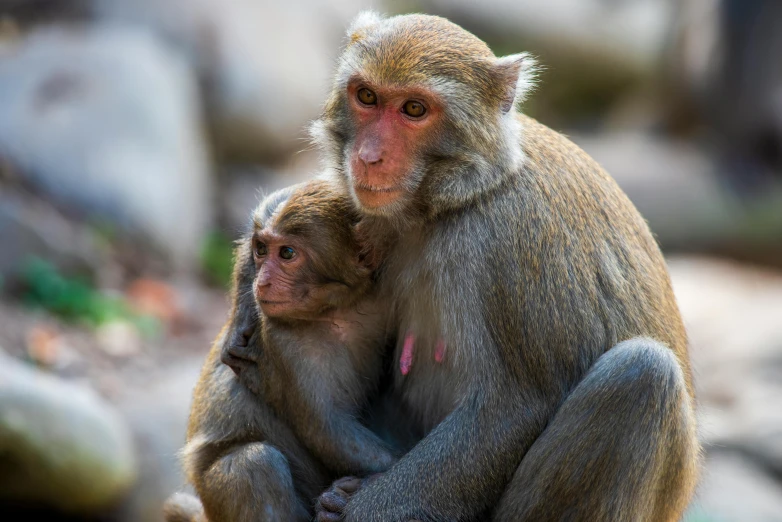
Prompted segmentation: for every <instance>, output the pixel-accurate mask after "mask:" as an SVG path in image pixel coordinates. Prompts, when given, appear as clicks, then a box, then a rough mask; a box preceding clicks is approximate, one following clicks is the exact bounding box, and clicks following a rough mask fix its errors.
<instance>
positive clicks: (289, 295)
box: [252, 229, 307, 317]
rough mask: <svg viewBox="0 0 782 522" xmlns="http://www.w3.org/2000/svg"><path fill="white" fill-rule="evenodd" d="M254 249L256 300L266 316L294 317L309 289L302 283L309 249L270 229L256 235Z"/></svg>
mask: <svg viewBox="0 0 782 522" xmlns="http://www.w3.org/2000/svg"><path fill="white" fill-rule="evenodd" d="M252 249H253V259H254V260H255V266H256V267H257V271H258V275H257V276H256V278H255V298H256V300H257V301H258V304H259V305H260V307H261V310H263V313H264V314H265V315H266V316H267V317H286V316H295V315H296V314H297V312H300V311H301V307H302V303H303V296H304V294H305V292H304V290H306V289H305V288H304V284H303V282H302V281H301V272H302V269H303V267H304V265H305V264H306V262H307V258H306V255H307V254H306V250H305V249H304V248H301V247H299V246H297V245H296V244H295V243H292V242H291V241H290V240H289V239H288V238H284V237H282V236H280V235H278V234H276V233H274V232H273V231H270V230H268V229H264V230H261V231H260V232H257V233H256V234H255V237H253V244H252Z"/></svg>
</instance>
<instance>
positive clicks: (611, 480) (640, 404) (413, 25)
mask: <svg viewBox="0 0 782 522" xmlns="http://www.w3.org/2000/svg"><path fill="white" fill-rule="evenodd" d="M358 25H359V26H358V27H354V29H352V30H354V31H357V34H358V36H357V37H356V38H354V39H353V40H354V41H353V43H351V44H350V45H348V47H347V48H346V50H345V52H344V54H343V57H342V59H341V60H340V66H339V70H338V73H337V80H336V82H335V85H334V90H333V92H332V94H331V95H330V97H329V101H328V103H327V105H326V108H325V111H324V115H323V117H322V118H321V120H320V121H319V122H317V123H316V124H315V125H314V126H313V134H314V136H315V138H316V140H317V141H318V142H319V143H320V144H321V145H322V146H323V148H324V150H325V152H326V154H327V156H326V161H327V167H328V168H329V169H330V170H331V171H333V172H334V173H335V176H336V177H337V179H339V180H340V182H341V183H342V184H343V186H344V187H345V189H346V191H347V192H350V190H351V186H352V183H354V179H353V173H352V171H351V169H350V165H351V163H350V162H351V157H350V154H351V153H350V151H351V150H353V148H354V147H353V145H354V144H353V140H354V139H355V136H356V135H357V133H358V132H359V131H360V129H357V128H356V125H357V123H356V122H357V119H356V118H355V117H354V115H353V114H352V113H351V107H350V105H349V104H348V103H347V100H346V96H347V92H348V91H347V90H346V86H347V85H348V82H349V81H350V79H351V78H355V77H361V78H362V79H363V80H362V81H365V82H367V83H368V86H369V88H377V86H378V85H381V84H382V85H385V84H389V85H390V88H397V89H398V88H405V87H406V86H409V87H410V89H411V92H414V91H415V90H416V89H418V90H420V89H422V88H423V89H431V90H432V91H433V92H434V93H435V94H434V95H437V96H440V97H442V98H443V99H444V100H445V103H446V105H447V106H446V110H445V112H444V116H443V118H442V120H441V121H440V122H438V125H437V127H436V130H434V131H433V132H432V133H431V135H430V136H428V137H427V139H422V141H421V143H422V146H421V149H420V152H419V156H418V157H417V158H414V159H413V160H410V162H409V163H410V164H411V165H413V166H412V167H411V169H410V170H409V171H408V172H400V173H398V176H400V177H404V178H405V179H406V180H407V181H408V183H407V184H406V185H405V188H406V190H407V193H406V194H404V195H402V196H400V198H399V199H398V200H397V201H396V202H394V203H392V204H389V205H388V206H387V207H386V208H382V209H379V210H378V209H371V210H368V209H366V208H362V207H361V202H360V201H359V200H355V201H356V204H357V206H358V207H359V210H360V211H361V212H362V214H364V218H363V221H362V227H364V231H365V233H366V234H368V235H369V236H370V237H374V238H381V239H382V241H384V242H387V241H389V238H392V241H394V246H393V247H392V248H391V249H390V253H389V255H388V256H387V259H386V261H385V263H384V265H383V268H382V270H381V273H380V284H381V287H382V290H381V291H382V292H383V293H382V295H384V296H385V297H386V298H387V299H389V300H390V301H391V302H393V303H394V306H395V313H394V315H393V316H394V317H395V318H397V320H398V323H397V325H396V326H397V332H398V334H397V338H398V344H397V348H396V353H395V358H396V360H397V361H398V360H399V359H400V357H401V352H402V343H403V339H404V337H405V334H406V333H407V332H415V333H416V335H417V343H416V350H415V354H414V358H413V363H412V369H411V371H410V373H409V375H406V376H404V375H403V374H402V373H401V372H399V371H398V370H397V371H396V372H395V376H394V381H395V383H394V389H395V393H394V397H395V398H396V400H397V409H398V411H400V412H404V413H403V414H401V415H400V416H399V419H398V422H408V423H410V424H411V425H412V427H413V429H420V430H422V431H423V432H425V433H428V434H427V435H426V436H425V437H424V438H423V439H422V440H421V441H420V442H419V443H418V444H417V445H416V446H415V447H414V448H413V449H412V450H411V451H410V452H409V453H408V454H407V455H405V456H404V457H403V458H402V459H400V461H399V462H398V463H397V464H395V465H394V466H393V467H392V468H391V469H390V470H389V471H388V472H387V473H385V474H383V475H382V476H381V477H380V478H378V479H377V480H375V481H374V482H372V483H371V484H368V485H366V486H365V487H364V488H363V489H361V490H360V491H358V492H357V493H356V494H355V496H353V497H352V498H351V500H350V501H349V502H348V504H347V506H346V508H345V520H348V521H355V522H358V521H360V522H372V521H377V522H387V521H406V520H411V519H418V520H426V521H430V520H431V521H439V520H476V519H479V520H484V519H486V518H487V517H489V516H492V518H493V519H494V520H501V521H505V520H508V521H510V520H513V521H517V520H530V521H548V520H551V521H557V520H579V521H580V520H584V521H613V520H628V521H642V520H643V521H660V522H663V521H670V520H676V519H678V518H679V517H681V515H682V513H683V511H684V509H685V507H686V505H687V503H688V501H689V499H690V498H691V496H692V492H693V489H694V486H695V482H696V479H697V468H698V457H699V447H698V442H697V439H696V435H695V422H694V414H693V408H694V399H693V386H692V377H691V371H690V365H689V358H688V354H687V339H686V335H685V331H684V327H683V325H682V321H681V318H680V315H679V311H678V309H677V306H676V302H675V298H674V296H673V292H672V290H671V285H670V280H669V277H668V273H667V270H666V267H665V262H664V260H663V257H662V254H661V252H660V250H659V248H658V247H657V245H656V243H655V241H654V239H653V237H652V235H651V232H650V231H649V229H648V227H647V225H646V223H645V221H644V220H643V218H642V217H641V216H640V215H639V214H638V212H637V210H636V209H635V208H634V207H633V205H632V203H631V202H630V201H629V200H628V198H627V197H626V196H625V195H624V194H623V193H622V191H621V190H620V189H619V187H618V186H617V185H616V183H615V182H614V181H613V180H612V179H611V178H610V176H608V175H607V174H606V173H605V172H604V171H603V170H602V169H601V168H600V167H599V166H598V165H597V164H596V163H595V162H594V161H593V160H592V159H591V158H589V156H587V155H586V154H585V153H584V152H583V151H581V150H580V149H579V148H578V147H576V146H575V145H574V144H572V143H571V142H569V141H568V140H567V139H565V138H564V137H563V136H561V135H560V134H557V133H556V132H554V131H552V130H550V129H548V128H546V127H545V126H543V125H541V124H539V123H538V122H536V121H534V120H532V119H530V118H527V117H525V116H522V115H520V114H517V113H516V112H515V111H510V112H507V113H506V110H505V105H504V103H503V100H502V96H497V93H507V92H513V93H514V100H513V101H514V103H515V102H518V101H519V100H521V99H522V98H523V97H524V95H525V91H526V87H527V86H528V85H529V84H530V83H531V81H532V78H531V77H530V73H529V70H528V68H525V67H524V66H523V64H524V61H525V57H524V56H523V55H518V56H516V57H506V58H502V59H494V58H493V57H492V56H490V55H487V54H486V51H485V46H482V45H481V44H479V43H478V40H477V38H475V37H474V36H472V35H470V34H469V33H467V32H466V31H463V30H461V29H459V28H457V27H456V26H454V25H453V24H451V23H450V22H447V21H446V20H444V19H441V18H437V17H429V16H423V15H410V16H400V17H394V18H390V19H385V20H384V19H379V18H377V17H372V16H363V17H361V18H360V23H359V24H358ZM434 57H436V59H434ZM509 71H510V72H515V73H516V74H515V75H513V74H509ZM443 85H446V86H453V85H458V86H459V87H460V88H459V89H453V88H445V89H443V88H442V86H443ZM393 153H394V151H393V150H388V151H387V154H389V155H392V154H393ZM441 337H442V338H444V339H445V341H446V344H447V346H448V352H447V358H446V360H445V361H444V362H443V363H441V364H439V363H437V362H436V361H435V358H434V353H433V352H434V347H435V345H436V342H437V339H438V338H441Z"/></svg>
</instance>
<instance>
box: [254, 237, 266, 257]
mask: <svg viewBox="0 0 782 522" xmlns="http://www.w3.org/2000/svg"><path fill="white" fill-rule="evenodd" d="M254 253H255V256H256V257H263V256H265V255H266V254H267V253H268V250H267V248H266V243H261V242H260V241H256V242H255V251H254Z"/></svg>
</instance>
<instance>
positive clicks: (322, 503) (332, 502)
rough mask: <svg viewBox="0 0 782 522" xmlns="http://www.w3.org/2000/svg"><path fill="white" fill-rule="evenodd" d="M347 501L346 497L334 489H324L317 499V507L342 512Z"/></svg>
mask: <svg viewBox="0 0 782 522" xmlns="http://www.w3.org/2000/svg"><path fill="white" fill-rule="evenodd" d="M347 503H348V499H347V497H346V496H344V495H341V494H340V493H339V492H335V491H326V492H325V493H323V494H322V495H321V496H320V498H319V499H318V507H319V508H323V509H325V510H326V511H331V512H332V513H342V510H343V509H345V506H346V505H347Z"/></svg>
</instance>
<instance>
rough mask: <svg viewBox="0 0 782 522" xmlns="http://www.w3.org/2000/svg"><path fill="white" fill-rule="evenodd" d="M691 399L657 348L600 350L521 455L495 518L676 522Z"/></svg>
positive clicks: (691, 450) (688, 456)
mask: <svg viewBox="0 0 782 522" xmlns="http://www.w3.org/2000/svg"><path fill="white" fill-rule="evenodd" d="M695 431H696V430H695V419H694V412H693V400H692V398H691V397H690V395H689V394H688V392H687V388H686V385H685V380H684V376H683V374H682V371H681V366H680V365H679V363H678V362H677V361H676V358H675V355H674V354H673V352H672V351H670V350H669V349H668V348H667V347H666V346H664V345H662V344H661V343H658V342H656V341H653V340H650V339H645V338H635V339H632V340H629V341H625V342H622V343H620V344H618V345H616V346H615V347H614V348H612V349H611V350H609V351H608V352H606V353H605V354H603V355H602V356H601V357H600V358H599V359H598V360H597V362H596V363H595V365H594V366H593V367H592V368H591V369H590V370H589V372H588V373H587V374H586V376H585V377H584V379H583V380H582V381H581V382H580V383H579V384H578V386H576V388H575V389H574V390H573V392H572V393H571V394H570V395H569V396H568V398H567V399H566V400H565V402H564V403H563V404H562V406H561V407H560V409H559V411H558V412H557V414H556V415H555V416H554V418H553V419H552V421H551V423H550V424H549V425H548V426H547V428H546V430H545V431H544V432H543V433H542V434H541V436H540V437H539V438H538V439H537V440H536V441H535V443H534V444H533V445H532V447H531V448H530V450H529V451H528V452H527V454H526V455H525V456H524V459H523V460H522V463H521V465H520V466H519V468H518V470H517V471H516V473H515V475H514V477H513V479H512V480H511V482H510V484H509V485H508V487H507V488H506V490H505V493H504V494H503V496H502V498H501V500H500V502H499V504H498V505H497V508H496V509H495V513H494V517H493V520H495V521H502V522H504V521H514V522H515V521H535V522H547V521H561V520H567V521H585V522H602V521H622V522H634V521H639V522H640V521H644V522H646V521H650V522H658V521H659V522H669V521H675V520H679V518H680V517H681V516H682V513H683V512H684V510H685V508H686V507H687V502H688V499H689V498H690V496H691V493H692V490H693V488H694V487H695V482H696V480H697V466H696V464H697V462H698V452H699V446H698V442H697V438H696V433H695Z"/></svg>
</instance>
